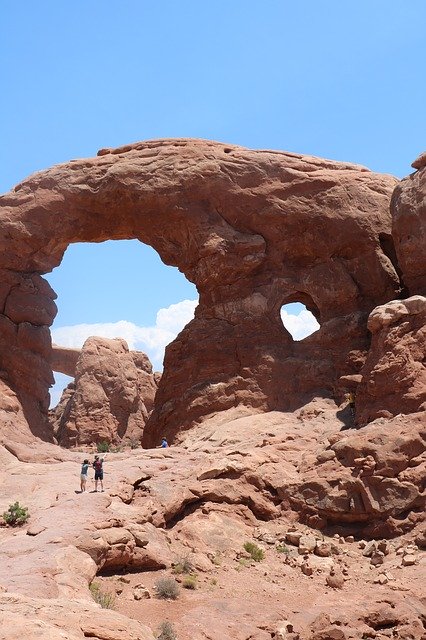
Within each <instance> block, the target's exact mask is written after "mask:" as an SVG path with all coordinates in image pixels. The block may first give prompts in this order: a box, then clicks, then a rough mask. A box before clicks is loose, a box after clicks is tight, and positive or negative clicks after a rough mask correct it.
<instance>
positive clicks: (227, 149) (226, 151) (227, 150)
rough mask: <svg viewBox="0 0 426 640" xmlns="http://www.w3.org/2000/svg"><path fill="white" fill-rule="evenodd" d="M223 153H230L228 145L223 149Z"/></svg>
mask: <svg viewBox="0 0 426 640" xmlns="http://www.w3.org/2000/svg"><path fill="white" fill-rule="evenodd" d="M223 151H224V153H231V151H232V149H229V148H228V147H227V148H226V149H224V150H223Z"/></svg>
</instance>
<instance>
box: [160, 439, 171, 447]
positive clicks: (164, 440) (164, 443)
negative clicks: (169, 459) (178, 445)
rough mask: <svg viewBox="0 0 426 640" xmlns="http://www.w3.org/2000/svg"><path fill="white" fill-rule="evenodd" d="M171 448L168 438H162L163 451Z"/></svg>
mask: <svg viewBox="0 0 426 640" xmlns="http://www.w3.org/2000/svg"><path fill="white" fill-rule="evenodd" d="M168 446H169V443H168V442H167V440H166V438H161V444H160V447H161V448H162V449H166V448H167V447H168Z"/></svg>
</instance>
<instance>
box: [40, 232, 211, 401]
mask: <svg viewBox="0 0 426 640" xmlns="http://www.w3.org/2000/svg"><path fill="white" fill-rule="evenodd" d="M45 278H46V279H47V280H48V282H49V284H50V285H51V287H52V288H53V290H54V291H55V292H56V294H57V296H58V298H57V306H58V313H57V316H56V318H55V320H54V323H53V325H52V327H51V335H52V342H53V343H54V344H56V345H58V346H60V347H66V348H68V349H70V348H71V349H80V348H81V347H82V346H83V343H84V342H85V340H86V339H87V338H89V337H90V336H99V337H104V338H123V339H124V340H125V341H126V342H127V344H128V347H129V349H130V350H131V351H143V352H144V353H146V354H147V355H148V357H149V359H150V361H151V363H152V366H153V370H154V371H161V370H162V368H163V357H164V350H165V347H166V346H167V345H168V344H169V343H170V342H172V341H173V340H174V339H175V337H176V335H177V334H178V333H179V332H180V331H181V330H182V329H183V327H184V326H185V325H186V324H187V323H188V322H189V321H190V320H191V319H192V317H193V315H194V310H195V307H196V306H197V304H198V293H197V290H196V288H195V286H194V285H193V284H192V283H191V282H189V281H188V280H187V279H186V278H185V276H184V275H183V274H182V273H181V272H180V271H179V270H178V269H177V268H175V267H170V266H166V265H165V264H164V263H163V262H162V261H161V259H160V257H159V255H158V253H157V252H156V251H155V250H154V249H153V248H152V247H150V246H149V245H145V244H143V243H141V242H139V241H138V240H108V241H106V242H101V243H74V244H71V245H69V246H68V248H67V250H66V252H65V254H64V257H63V260H62V263H61V264H60V265H59V266H58V267H57V268H56V269H54V270H53V271H52V272H51V273H49V274H46V275H45ZM54 377H55V385H54V387H53V388H52V389H51V394H50V395H51V404H50V406H51V407H55V406H56V405H57V403H58V402H59V400H60V397H61V395H62V392H63V390H64V389H65V388H66V387H67V386H68V384H69V383H70V382H72V381H73V378H72V377H70V376H69V375H66V374H65V373H64V372H59V371H54Z"/></svg>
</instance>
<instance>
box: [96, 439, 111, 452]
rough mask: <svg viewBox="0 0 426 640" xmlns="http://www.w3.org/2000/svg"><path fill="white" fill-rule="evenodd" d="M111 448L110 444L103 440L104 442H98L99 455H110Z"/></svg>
mask: <svg viewBox="0 0 426 640" xmlns="http://www.w3.org/2000/svg"><path fill="white" fill-rule="evenodd" d="M109 448H110V444H109V442H107V441H106V440H103V441H102V442H98V443H97V445H96V450H97V452H98V453H108V451H109Z"/></svg>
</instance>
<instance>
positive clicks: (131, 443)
mask: <svg viewBox="0 0 426 640" xmlns="http://www.w3.org/2000/svg"><path fill="white" fill-rule="evenodd" d="M140 446H141V443H140V440H138V439H137V438H131V439H130V440H129V447H130V448H131V449H139V447H140Z"/></svg>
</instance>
